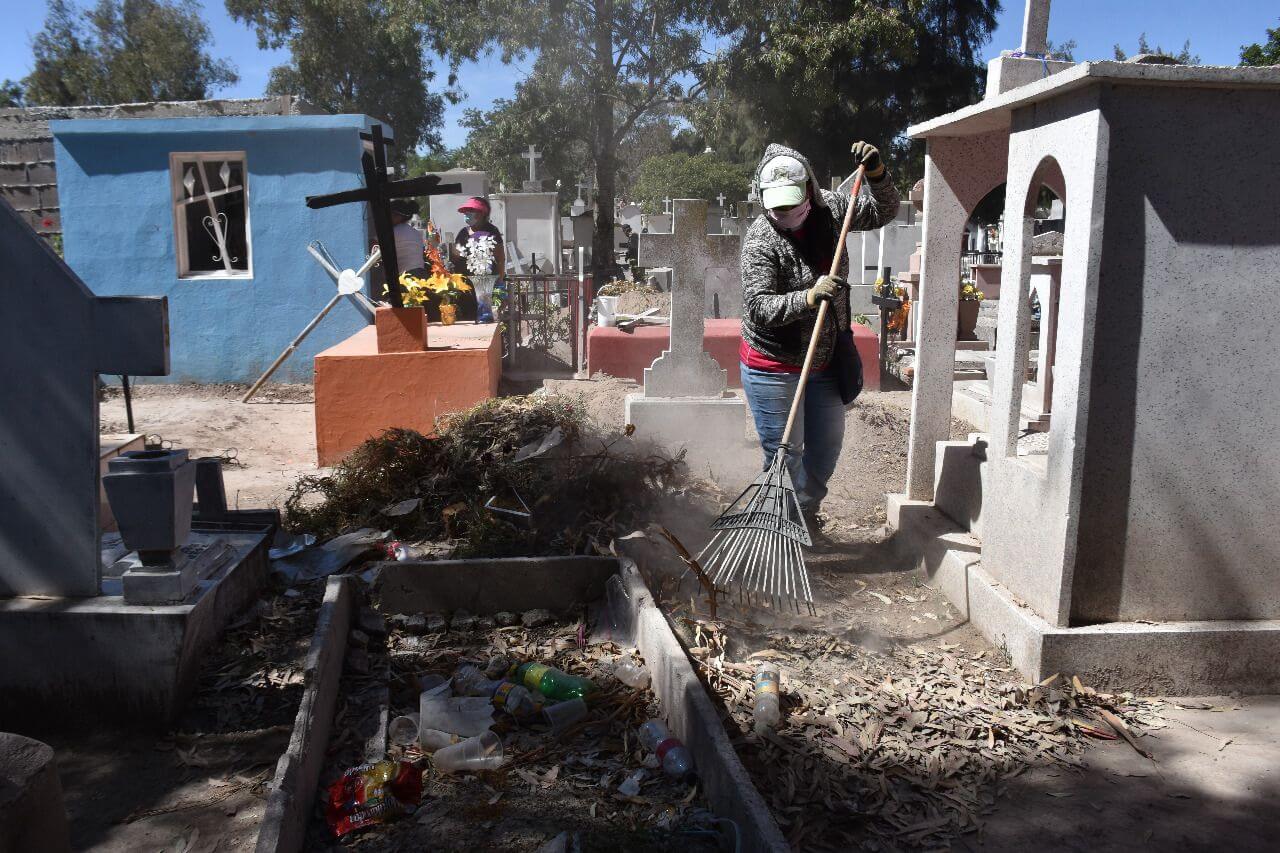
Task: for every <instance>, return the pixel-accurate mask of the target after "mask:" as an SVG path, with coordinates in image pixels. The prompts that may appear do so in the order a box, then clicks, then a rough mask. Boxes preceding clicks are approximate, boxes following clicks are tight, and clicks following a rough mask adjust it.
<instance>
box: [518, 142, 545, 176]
mask: <svg viewBox="0 0 1280 853" xmlns="http://www.w3.org/2000/svg"><path fill="white" fill-rule="evenodd" d="M520 156H521V157H523V158H524V159H526V160H528V161H529V180H530V181H536V180H538V160H539V159H540V158H541V157H542V152H541V151H539V150H538V149H537V148H535V147H533V143H529V150H528V151H526V152H524V153H523V154H521V155H520Z"/></svg>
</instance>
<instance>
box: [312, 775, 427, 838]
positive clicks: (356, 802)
mask: <svg viewBox="0 0 1280 853" xmlns="http://www.w3.org/2000/svg"><path fill="white" fill-rule="evenodd" d="M420 799H422V773H421V772H420V771H419V770H418V769H417V768H415V767H414V766H413V765H412V764H411V763H409V762H408V761H401V762H400V763H399V764H396V763H395V762H393V761H375V762H373V763H372V764H361V765H360V766H358V767H352V768H351V769H350V770H348V771H347V772H346V773H343V774H342V778H340V779H338V780H337V781H336V782H334V783H333V784H332V785H330V786H329V801H328V803H327V804H326V806H325V818H326V820H327V821H328V824H329V829H331V830H332V831H333V835H334V837H335V838H341V837H342V836H344V835H346V834H347V833H348V832H351V831H352V830H356V829H359V828H360V827H362V826H368V825H369V824H371V823H382V822H384V821H388V820H393V819H395V818H397V817H399V816H400V815H404V814H413V812H414V810H415V809H417V807H418V800H420Z"/></svg>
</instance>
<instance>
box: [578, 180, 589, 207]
mask: <svg viewBox="0 0 1280 853" xmlns="http://www.w3.org/2000/svg"><path fill="white" fill-rule="evenodd" d="M583 190H586V191H587V192H591V179H590V178H588V179H587V182H586V183H585V184H583V183H579V184H578V200H579V201H584V199H583V198H582V191H583ZM584 203H585V201H584Z"/></svg>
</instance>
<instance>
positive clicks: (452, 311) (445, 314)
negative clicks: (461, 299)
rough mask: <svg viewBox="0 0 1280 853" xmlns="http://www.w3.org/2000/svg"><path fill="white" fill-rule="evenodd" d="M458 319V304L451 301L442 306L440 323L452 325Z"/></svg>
mask: <svg viewBox="0 0 1280 853" xmlns="http://www.w3.org/2000/svg"><path fill="white" fill-rule="evenodd" d="M457 319H458V306H457V305H455V304H453V303H452V302H450V303H449V304H448V305H441V306H440V325H442V326H452V325H453V324H454V323H455V322H456V321H457Z"/></svg>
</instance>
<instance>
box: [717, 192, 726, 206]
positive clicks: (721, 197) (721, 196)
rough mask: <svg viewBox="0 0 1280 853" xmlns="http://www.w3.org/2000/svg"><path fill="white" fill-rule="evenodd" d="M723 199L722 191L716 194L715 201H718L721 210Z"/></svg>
mask: <svg viewBox="0 0 1280 853" xmlns="http://www.w3.org/2000/svg"><path fill="white" fill-rule="evenodd" d="M724 199H725V195H724V193H720V195H718V196H716V201H718V202H720V209H721V210H723V209H724Z"/></svg>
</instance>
